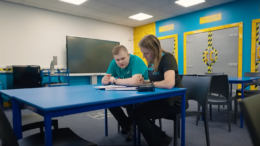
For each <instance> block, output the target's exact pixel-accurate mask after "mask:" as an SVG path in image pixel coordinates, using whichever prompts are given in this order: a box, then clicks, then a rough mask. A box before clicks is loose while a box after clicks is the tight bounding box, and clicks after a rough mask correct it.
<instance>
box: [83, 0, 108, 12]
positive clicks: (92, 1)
mask: <svg viewBox="0 0 260 146" xmlns="http://www.w3.org/2000/svg"><path fill="white" fill-rule="evenodd" d="M107 5H108V4H107V3H104V2H99V1H97V0H88V1H87V2H85V3H83V4H82V5H80V6H82V7H87V8H91V9H97V10H101V9H102V8H104V7H105V6H107Z"/></svg>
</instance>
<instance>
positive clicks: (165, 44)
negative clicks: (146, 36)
mask: <svg viewBox="0 0 260 146" xmlns="http://www.w3.org/2000/svg"><path fill="white" fill-rule="evenodd" d="M159 40H160V43H161V46H162V48H163V49H164V50H165V51H168V52H170V53H172V54H173V55H174V57H175V59H176V61H177V62H178V35H177V34H175V35H169V36H164V37H159Z"/></svg>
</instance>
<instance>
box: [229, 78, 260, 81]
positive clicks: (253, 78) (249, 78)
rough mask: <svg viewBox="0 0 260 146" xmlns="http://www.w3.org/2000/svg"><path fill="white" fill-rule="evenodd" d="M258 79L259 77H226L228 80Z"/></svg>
mask: <svg viewBox="0 0 260 146" xmlns="http://www.w3.org/2000/svg"><path fill="white" fill-rule="evenodd" d="M258 79H260V77H228V81H252V80H258Z"/></svg>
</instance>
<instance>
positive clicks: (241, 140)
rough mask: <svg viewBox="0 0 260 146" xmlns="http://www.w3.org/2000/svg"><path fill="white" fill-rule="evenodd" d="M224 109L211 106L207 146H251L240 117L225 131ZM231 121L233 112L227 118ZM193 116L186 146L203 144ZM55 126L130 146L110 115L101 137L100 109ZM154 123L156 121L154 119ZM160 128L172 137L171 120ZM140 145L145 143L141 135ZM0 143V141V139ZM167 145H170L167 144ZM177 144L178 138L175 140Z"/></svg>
mask: <svg viewBox="0 0 260 146" xmlns="http://www.w3.org/2000/svg"><path fill="white" fill-rule="evenodd" d="M189 104H190V107H189V109H190V110H195V109H196V108H197V104H196V102H193V101H189ZM226 111H227V109H226V108H223V107H222V106H221V110H220V112H218V110H217V106H213V109H212V112H213V113H212V115H213V119H212V121H209V135H210V145H211V146H252V145H253V144H252V142H251V139H250V136H249V133H248V131H247V128H246V125H244V128H243V129H241V128H240V116H238V119H236V120H237V125H234V124H233V123H232V124H231V132H228V124H227V112H226ZM29 112H30V111H29V110H23V111H22V114H24V113H29ZM5 113H6V115H7V117H8V119H9V120H10V121H11V120H12V111H11V109H5ZM231 119H232V120H231V121H232V122H233V114H232V118H231ZM195 120H196V118H195V117H189V118H186V141H185V142H186V146H204V145H205V146H206V138H205V130H204V124H203V121H199V125H198V126H196V125H195V122H196V121H195ZM58 121H59V127H69V128H70V129H72V130H73V131H74V132H75V133H76V134H78V135H79V136H80V137H82V138H84V139H87V140H89V141H91V142H94V143H97V144H98V145H132V142H126V141H125V137H126V135H122V134H118V133H117V122H116V120H115V119H114V117H113V116H112V115H109V118H108V127H109V129H108V134H109V135H108V136H107V137H105V130H104V127H105V126H104V110H97V111H92V112H85V113H80V114H74V115H68V116H64V117H59V118H58ZM157 123H158V120H157ZM162 129H163V131H165V132H166V133H167V134H168V135H169V136H171V137H172V136H173V121H170V120H162ZM37 132H39V130H38V129H35V130H30V131H26V132H23V136H24V137H26V136H29V135H31V134H34V133H37ZM141 143H142V145H147V143H146V142H145V140H144V139H143V138H142V140H141ZM0 145H1V141H0ZM170 145H173V143H171V144H170ZM178 145H179V146H180V139H179V140H178Z"/></svg>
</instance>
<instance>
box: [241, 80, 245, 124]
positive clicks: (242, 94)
mask: <svg viewBox="0 0 260 146" xmlns="http://www.w3.org/2000/svg"><path fill="white" fill-rule="evenodd" d="M243 99H244V82H242V87H241V100H243ZM240 113H241V116H240V128H243V114H242V112H240Z"/></svg>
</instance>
